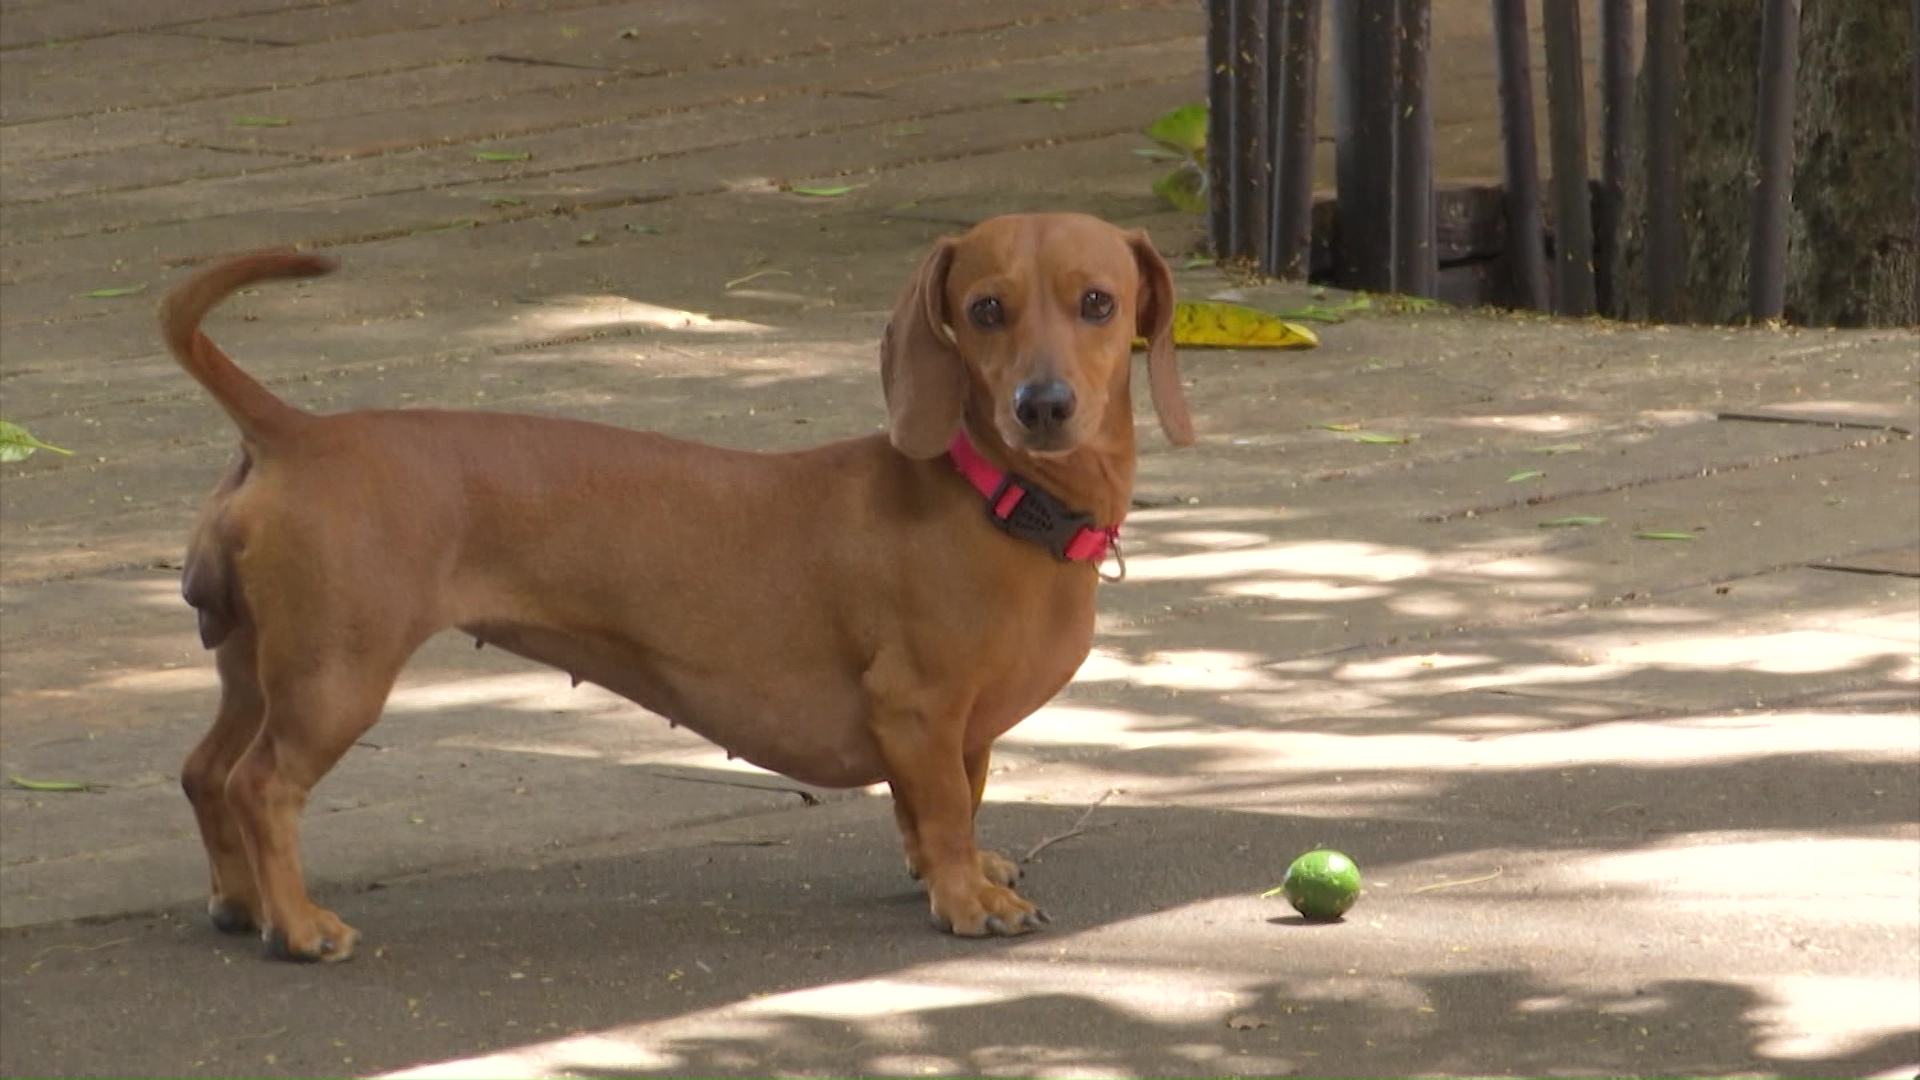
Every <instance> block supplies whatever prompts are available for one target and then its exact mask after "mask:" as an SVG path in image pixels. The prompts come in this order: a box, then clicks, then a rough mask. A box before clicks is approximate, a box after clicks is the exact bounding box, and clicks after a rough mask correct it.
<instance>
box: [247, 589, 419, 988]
mask: <svg viewBox="0 0 1920 1080" xmlns="http://www.w3.org/2000/svg"><path fill="white" fill-rule="evenodd" d="M380 615H381V613H379V612H352V613H337V612H336V613H331V614H330V617H326V618H316V619H302V620H300V621H298V622H289V621H287V620H284V619H281V620H275V621H273V622H272V623H266V622H264V621H263V628H262V634H261V641H260V652H259V663H260V687H261V690H262V691H263V694H264V697H265V699H266V713H265V717H264V718H263V721H262V724H261V728H260V735H259V737H258V738H257V739H255V740H254V741H253V744H252V745H251V746H250V747H248V749H247V751H246V753H244V754H242V755H241V757H240V760H239V761H238V762H237V763H235V765H234V767H233V771H232V773H231V774H230V775H229V776H228V778H227V802H228V804H229V805H230V806H231V807H232V808H233V811H234V814H235V816H236V817H237V818H238V819H239V821H240V825H241V828H242V830H243V832H244V834H245V837H246V846H247V855H248V857H249V859H250V860H251V861H252V863H253V872H254V878H255V881H256V882H257V884H258V886H259V890H260V903H261V916H262V921H261V924H260V927H261V934H262V937H263V939H264V940H265V942H266V945H267V951H268V953H269V954H270V955H272V956H275V957H278V958H280V959H286V960H329V961H333V960H345V959H347V958H348V957H349V956H351V955H352V954H353V946H354V942H355V940H356V939H357V938H358V937H359V933H358V931H356V930H354V929H353V928H352V927H350V926H348V925H347V924H346V923H344V922H342V921H341V920H340V917H339V916H337V915H335V914H334V913H333V912H331V911H328V910H327V909H325V908H323V907H320V906H319V905H317V904H315V903H314V902H313V899H312V897H311V896H309V895H308V893H307V884H306V875H305V872H304V870H303V869H302V866H301V860H300V815H301V812H302V811H303V810H304V809H305V808H306V804H307V796H308V794H309V793H310V792H311V791H312V790H313V786H314V785H315V784H317V783H319V782H320V779H321V778H322V777H324V776H325V775H326V774H327V772H328V771H329V770H331V769H332V768H333V766H334V765H335V763H337V762H338V761H339V760H340V758H341V756H342V755H343V754H345V753H346V752H347V750H348V749H349V748H351V747H352V746H353V744H354V742H355V741H357V740H358V739H359V738H360V736H361V735H363V734H365V733H366V731H367V729H368V728H371V727H372V726H373V725H374V723H375V721H377V720H379V719H380V710H381V708H382V706H384V705H385V703H386V699H387V694H388V692H389V691H390V690H391V689H392V688H393V682H394V679H395V678H396V677H398V675H399V674H400V668H401V665H403V664H404V663H405V662H406V660H407V657H408V656H409V655H411V654H412V652H413V650H414V649H415V648H416V647H417V646H418V645H419V644H420V641H421V640H424V638H425V637H426V634H425V633H419V634H417V635H415V634H412V633H410V632H406V631H403V630H401V629H400V628H396V627H393V626H390V625H383V624H382V623H381V622H380ZM333 616H339V617H333ZM343 624H344V625H351V626H354V627H355V628H356V630H357V631H358V635H357V636H356V637H354V638H353V639H352V640H351V641H348V640H344V639H343V636H342V635H339V634H338V633H337V632H332V631H330V630H328V629H327V628H331V627H337V626H340V625H343ZM269 626H271V627H272V628H273V630H274V631H276V632H273V633H270V632H269V631H268V629H267V627H269Z"/></svg>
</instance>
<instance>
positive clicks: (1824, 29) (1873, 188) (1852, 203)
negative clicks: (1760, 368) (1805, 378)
mask: <svg viewBox="0 0 1920 1080" xmlns="http://www.w3.org/2000/svg"><path fill="white" fill-rule="evenodd" d="M1911 3H1912V0H1801V4H1800V63H1799V68H1798V71H1799V77H1798V87H1797V92H1796V100H1795V108H1794V122H1795V132H1794V168H1793V183H1792V203H1793V205H1792V211H1791V213H1790V216H1789V222H1788V236H1787V296H1786V318H1787V320H1788V321H1790V322H1796V323H1804V324H1808V325H1815V326H1914V325H1920V154H1916V148H1915V140H1916V139H1920V117H1917V116H1916V112H1917V111H1920V102H1916V100H1915V98H1916V85H1917V84H1916V81H1915V80H1916V77H1917V76H1916V73H1915V68H1914V64H1915V60H1914V54H1915V50H1916V49H1920V41H1917V40H1915V38H1916V30H1915V25H1914V20H1913V16H1912V12H1911V10H1910V4H1911ZM1760 9H1761V5H1760V4H1757V3H1755V2H1754V0H1688V2H1687V3H1686V5H1685V26H1684V40H1683V43H1682V49H1683V56H1684V65H1685V78H1684V82H1685V87H1684V90H1683V92H1682V95H1681V104H1680V130H1681V132H1682V136H1681V138H1682V151H1681V154H1682V160H1681V173H1682V177H1683V180H1682V183H1683V194H1682V203H1683V206H1684V212H1683V215H1682V219H1683V222H1684V226H1683V227H1684V232H1685V236H1684V239H1683V243H1682V247H1683V250H1684V252H1685V266H1684V269H1683V271H1682V273H1681V275H1680V280H1681V282H1682V286H1681V287H1682V291H1683V294H1684V295H1682V296H1681V297H1680V298H1679V304H1678V309H1679V311H1680V312H1681V313H1682V316H1683V317H1684V318H1687V319H1691V320H1693V321H1698V322H1717V323H1732V322H1741V321H1744V320H1745V319H1746V316H1747V257H1748V245H1749V242H1750V238H1751V234H1752V223H1753V199H1754V138H1753V135H1754V117H1755V110H1756V108H1757V85H1758V74H1757V72H1758V67H1759V55H1760ZM1643 81H1644V80H1643ZM1643 89H1644V86H1643ZM1644 108H1645V107H1644V103H1642V104H1641V105H1640V106H1639V107H1638V108H1637V110H1636V117H1635V123H1634V125H1633V130H1634V135H1635V143H1636V145H1635V147H1634V150H1633V163H1632V166H1633V167H1632V170H1631V172H1630V174H1629V183H1628V188H1627V208H1626V213H1625V214H1624V216H1623V220H1622V222H1621V227H1622V232H1623V235H1622V243H1621V245H1620V248H1619V260H1620V261H1619V263H1618V264H1617V266H1616V274H1617V280H1618V281H1619V282H1620V286H1621V287H1620V288H1619V290H1618V296H1619V298H1620V302H1621V309H1622V310H1620V311H1619V312H1616V314H1620V315H1623V316H1626V317H1628V318H1645V317H1646V313H1647V310H1648V308H1647V295H1646V267H1645V264H1644V260H1645V242H1644V241H1645V235H1644V229H1645V210H1646V182H1645V168H1644V160H1645V159H1644V128H1645V116H1644Z"/></svg>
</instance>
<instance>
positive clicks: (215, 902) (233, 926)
mask: <svg viewBox="0 0 1920 1080" xmlns="http://www.w3.org/2000/svg"><path fill="white" fill-rule="evenodd" d="M207 920H208V921H209V922H211V923H213V928H214V929H215V930H218V931H220V932H221V933H223V934H250V933H252V932H254V931H255V930H258V929H259V928H260V920H259V919H257V918H255V917H254V914H253V911H252V909H250V908H247V907H243V906H241V905H239V904H236V903H234V902H233V901H231V900H226V899H223V898H221V897H218V896H216V897H214V898H213V899H211V900H209V901H207Z"/></svg>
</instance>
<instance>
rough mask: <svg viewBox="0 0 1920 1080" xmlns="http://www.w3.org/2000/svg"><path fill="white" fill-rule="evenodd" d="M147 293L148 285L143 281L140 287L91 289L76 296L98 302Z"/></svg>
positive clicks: (126, 286)
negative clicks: (90, 298)
mask: <svg viewBox="0 0 1920 1080" xmlns="http://www.w3.org/2000/svg"><path fill="white" fill-rule="evenodd" d="M146 291H147V283H146V282H144V281H143V282H141V283H140V284H138V285H111V286H108V287H107V288H104V289H90V290H88V291H86V292H83V293H77V294H75V295H78V296H87V297H92V298H94V299H96V300H111V299H112V298H114V297H116V296H132V295H133V294H135V293H141V292H146Z"/></svg>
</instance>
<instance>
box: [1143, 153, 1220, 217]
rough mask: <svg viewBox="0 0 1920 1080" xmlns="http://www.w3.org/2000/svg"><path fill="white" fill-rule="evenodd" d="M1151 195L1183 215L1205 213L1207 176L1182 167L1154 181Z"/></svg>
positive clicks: (1184, 166) (1185, 166) (1187, 166)
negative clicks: (1161, 199)
mask: <svg viewBox="0 0 1920 1080" xmlns="http://www.w3.org/2000/svg"><path fill="white" fill-rule="evenodd" d="M1153 193H1154V194H1155V195H1158V196H1160V197H1161V198H1163V199H1165V200H1167V202H1169V203H1171V204H1172V206H1173V208H1174V209H1175V210H1178V211H1180V212H1181V213H1183V214H1204V213H1206V212H1207V176H1206V174H1205V173H1203V172H1201V171H1200V170H1199V169H1196V168H1194V167H1193V166H1191V165H1182V166H1180V167H1179V168H1177V169H1175V170H1173V171H1172V172H1170V173H1168V174H1166V175H1165V176H1162V177H1161V178H1160V179H1158V180H1155V181H1154V182H1153Z"/></svg>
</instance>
